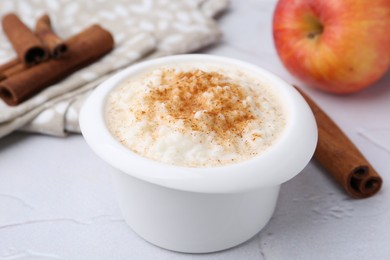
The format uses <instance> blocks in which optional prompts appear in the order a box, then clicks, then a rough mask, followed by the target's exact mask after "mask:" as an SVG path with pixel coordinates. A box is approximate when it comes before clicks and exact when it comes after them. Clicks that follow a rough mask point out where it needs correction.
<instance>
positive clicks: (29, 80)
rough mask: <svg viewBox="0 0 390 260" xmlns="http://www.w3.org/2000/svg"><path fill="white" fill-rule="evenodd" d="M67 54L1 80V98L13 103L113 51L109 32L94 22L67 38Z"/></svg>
mask: <svg viewBox="0 0 390 260" xmlns="http://www.w3.org/2000/svg"><path fill="white" fill-rule="evenodd" d="M66 44H67V45H68V48H69V50H68V54H67V55H65V56H64V57H62V58H61V59H52V60H49V61H47V62H43V63H40V64H38V65H36V66H33V67H31V68H28V69H27V70H25V71H22V72H20V73H18V74H16V75H13V76H11V77H9V78H7V79H5V80H3V81H2V82H0V98H2V99H3V100H4V101H5V102H6V103H7V104H8V105H11V106H15V105H18V104H20V103H21V102H23V101H24V100H26V99H28V98H29V97H31V96H33V95H35V94H36V93H38V92H39V91H41V90H42V89H44V88H46V87H48V86H50V85H51V84H53V83H56V82H58V81H60V80H61V79H63V78H65V77H66V76H68V75H70V74H71V73H73V72H74V71H76V70H78V69H81V68H83V67H85V66H87V65H89V64H91V63H93V62H95V61H96V60H98V59H99V58H101V57H102V56H103V55H105V54H106V53H108V52H109V51H111V50H112V48H113V46H114V40H113V37H112V35H111V34H110V33H109V32H108V31H106V30H104V29H103V28H102V27H100V26H99V25H93V26H91V27H89V28H87V29H86V30H84V31H83V32H81V33H79V34H77V35H76V36H74V37H72V38H70V39H69V40H67V41H66Z"/></svg>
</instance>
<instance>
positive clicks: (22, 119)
mask: <svg viewBox="0 0 390 260" xmlns="http://www.w3.org/2000/svg"><path fill="white" fill-rule="evenodd" d="M227 1H228V0H189V1H184V0H183V1H169V0H131V1H129V0H111V1H104V0H100V1H99V0H85V1H67V0H58V1H52V0H30V1H25V0H2V1H0V16H3V15H4V14H6V13H8V12H15V13H16V14H17V15H18V16H19V17H20V18H21V19H22V20H23V21H24V22H25V23H26V24H27V25H28V26H30V28H34V25H35V21H36V20H37V18H38V17H40V16H41V15H42V14H44V13H47V14H49V16H50V18H51V20H52V24H53V26H54V29H55V31H56V32H57V34H58V35H59V36H60V37H62V38H64V39H66V38H68V37H70V36H72V35H74V34H76V33H78V32H80V31H81V30H83V29H84V28H87V27H88V26H90V25H92V24H94V23H98V24H100V25H101V26H102V27H104V28H106V29H108V30H109V31H110V32H111V33H112V34H113V36H114V39H115V48H114V50H113V51H112V52H111V53H109V54H108V55H106V56H104V57H103V58H102V59H101V60H99V61H98V62H96V63H94V64H92V65H90V66H88V67H86V68H84V69H82V70H79V71H77V72H76V73H74V74H72V75H71V76H69V77H67V78H66V79H64V80H62V81H61V82H59V83H57V84H54V85H53V86H51V87H49V88H47V89H45V90H43V91H42V92H40V93H39V94H37V95H35V96H34V97H32V98H30V99H29V100H27V101H25V102H23V103H22V104H20V105H18V106H16V107H10V106H7V105H6V104H5V103H4V102H3V101H1V100H0V137H2V136H5V135H7V134H9V133H11V132H13V131H15V130H24V131H31V132H37V133H42V134H50V135H56V136H63V135H66V134H67V133H69V132H75V133H79V132H80V129H79V126H78V113H79V110H80V108H81V106H82V104H83V101H84V99H85V98H86V97H87V96H88V94H89V93H90V92H91V90H92V89H93V88H95V87H96V86H97V85H98V84H99V83H101V82H103V81H104V80H105V79H107V78H108V77H109V76H110V75H112V74H114V73H115V72H117V71H118V70H120V69H122V68H124V67H127V66H129V65H130V64H132V63H134V62H137V61H140V60H143V59H150V58H154V57H159V56H164V55H172V54H179V53H186V52H192V51H195V50H197V49H199V48H201V47H203V46H206V45H209V44H212V43H215V42H217V41H218V39H219V38H220V36H221V32H220V30H219V29H218V26H217V24H216V21H215V20H214V19H213V17H214V16H215V15H216V14H218V13H219V12H220V11H222V10H224V9H226V7H227V5H228V2H227ZM0 35H1V39H4V40H2V41H0V63H4V62H6V61H7V60H9V59H11V58H13V57H14V56H15V53H14V51H13V49H12V47H11V45H10V44H9V42H8V41H7V40H5V36H4V34H3V32H2V31H0Z"/></svg>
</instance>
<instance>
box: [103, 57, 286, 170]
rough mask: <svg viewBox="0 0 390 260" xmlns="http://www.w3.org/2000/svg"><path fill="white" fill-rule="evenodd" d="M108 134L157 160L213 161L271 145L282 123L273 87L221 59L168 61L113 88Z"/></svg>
mask: <svg viewBox="0 0 390 260" xmlns="http://www.w3.org/2000/svg"><path fill="white" fill-rule="evenodd" d="M106 121H107V125H108V127H109V130H110V132H111V133H112V134H113V136H115V138H116V139H117V140H118V141H119V142H120V143H122V144H123V145H124V146H125V147H127V148H129V149H130V150H132V151H133V152H135V153H137V154H139V155H141V156H144V157H146V158H149V159H153V160H156V161H160V162H164V163H169V164H174V165H180V166H187V167H214V166H222V165H225V164H230V163H236V162H241V161H244V160H248V159H250V158H253V157H254V156H257V155H259V154H261V153H263V152H264V151H266V150H267V149H268V148H269V147H270V146H272V144H273V143H274V142H275V141H276V140H277V138H278V137H279V136H280V133H281V132H282V131H283V129H284V127H285V122H286V121H285V115H284V109H283V107H282V104H281V103H280V101H279V99H278V98H277V96H276V92H274V90H273V88H272V86H269V85H268V84H267V83H266V82H265V81H262V80H261V79H259V78H258V77H257V75H256V74H253V73H252V72H250V71H249V72H248V71H243V70H240V69H238V68H236V67H233V66H221V65H220V64H203V63H191V64H186V63H185V64H179V65H177V64H172V65H170V64H167V65H166V66H164V67H159V68H154V69H151V70H150V71H145V72H142V73H140V74H139V75H134V76H133V77H131V78H130V79H129V80H128V81H126V82H123V84H122V85H121V86H119V87H118V88H116V89H115V90H114V91H113V92H112V93H110V96H109V98H108V100H107V107H106Z"/></svg>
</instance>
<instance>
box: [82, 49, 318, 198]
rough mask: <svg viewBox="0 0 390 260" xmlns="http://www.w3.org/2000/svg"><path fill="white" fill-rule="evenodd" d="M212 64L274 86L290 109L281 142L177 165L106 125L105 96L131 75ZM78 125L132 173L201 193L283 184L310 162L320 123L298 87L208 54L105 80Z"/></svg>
mask: <svg viewBox="0 0 390 260" xmlns="http://www.w3.org/2000/svg"><path fill="white" fill-rule="evenodd" d="M181 62H186V63H187V62H202V63H205V62H211V63H213V64H214V63H221V64H222V66H223V65H224V64H225V66H226V65H231V66H237V67H238V68H240V69H241V70H248V71H250V73H253V74H254V73H256V74H258V75H259V76H260V77H261V78H262V79H265V80H266V81H267V82H269V83H270V84H272V86H273V87H275V88H276V91H277V92H278V95H279V96H280V98H281V99H282V102H283V107H284V112H285V113H286V118H287V120H286V126H285V129H284V130H283V132H282V133H281V135H280V136H279V138H278V140H277V141H276V142H275V143H274V144H273V145H272V146H271V147H270V148H268V149H267V150H266V151H264V152H263V153H262V154H260V155H258V156H255V157H253V158H251V159H249V160H246V161H242V162H239V163H234V164H227V165H224V166H218V167H199V168H191V167H184V166H175V165H170V164H166V163H162V162H158V161H154V160H151V159H147V158H145V157H142V156H140V155H138V154H136V153H134V152H132V151H131V150H130V149H128V148H126V147H125V146H124V145H122V144H120V143H119V141H117V140H116V139H115V138H114V137H113V136H112V135H111V133H110V132H109V130H108V128H107V126H106V123H105V111H104V110H105V105H106V98H107V96H108V94H109V93H110V91H112V90H113V89H114V88H116V87H117V86H119V85H121V83H122V82H123V81H125V80H128V79H129V78H130V77H131V76H132V75H137V74H139V73H140V72H142V71H144V70H150V69H153V68H155V67H159V66H163V65H166V64H175V63H178V64H179V63H181ZM79 122H80V129H81V132H82V134H83V136H84V138H85V140H86V142H87V144H88V145H89V146H90V147H91V149H92V150H93V151H94V152H95V153H96V154H97V155H98V156H99V157H100V158H101V159H103V160H104V161H105V162H107V163H108V164H110V165H111V166H113V167H114V168H116V169H117V170H120V171H122V172H124V173H126V174H129V175H130V176H133V177H135V178H138V179H140V180H143V181H146V182H150V183H154V184H156V185H160V186H164V187H167V188H172V189H178V190H184V191H191V192H202V193H235V192H244V191H249V190H252V189H256V188H260V187H265V186H274V185H280V184H281V183H283V182H285V181H287V180H289V179H291V178H292V177H294V176H295V175H297V174H298V173H299V172H300V171H301V170H302V169H303V168H304V167H305V166H306V165H307V164H308V162H309V161H310V159H311V157H312V155H313V153H314V150H315V147H316V144H317V126H316V122H315V119H314V116H313V113H312V111H311V110H310V108H309V106H308V104H307V103H306V101H305V100H304V99H303V98H302V96H301V95H300V94H299V93H298V91H297V90H296V89H295V88H294V87H293V86H292V85H290V84H288V83H286V82H285V81H283V80H282V79H280V78H279V77H277V76H276V75H274V74H272V73H270V72H268V71H266V70H264V69H262V68H260V67H258V66H256V65H252V64H250V63H247V62H243V61H240V60H236V59H232V58H226V57H221V56H214V55H209V54H185V55H175V56H167V57H163V58H158V59H153V60H148V61H144V62H141V63H138V64H135V65H131V66H130V67H128V68H127V69H124V70H122V71H120V72H118V73H117V74H115V75H114V76H112V77H110V78H109V79H107V80H106V81H104V82H103V83H101V84H100V85H99V86H98V87H97V88H96V89H95V90H94V91H93V92H92V94H91V95H90V96H89V97H88V98H87V100H86V101H85V103H84V105H83V107H82V109H81V112H80V116H79Z"/></svg>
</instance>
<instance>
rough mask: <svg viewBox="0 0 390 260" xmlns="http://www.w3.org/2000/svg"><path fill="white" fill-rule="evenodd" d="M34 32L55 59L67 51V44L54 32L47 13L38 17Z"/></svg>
mask: <svg viewBox="0 0 390 260" xmlns="http://www.w3.org/2000/svg"><path fill="white" fill-rule="evenodd" d="M35 33H36V35H37V36H38V38H39V39H40V40H41V41H42V42H43V43H44V44H45V46H46V47H47V49H48V50H49V53H50V55H51V57H53V58H55V59H57V58H59V57H61V56H62V55H63V54H65V53H66V52H67V50H68V46H67V45H66V43H65V42H64V41H63V40H62V39H60V38H59V37H58V36H57V35H56V34H55V33H54V31H53V28H52V25H51V21H50V18H49V16H48V15H47V14H45V15H43V16H41V17H40V18H39V19H38V21H37V23H36V25H35Z"/></svg>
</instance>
